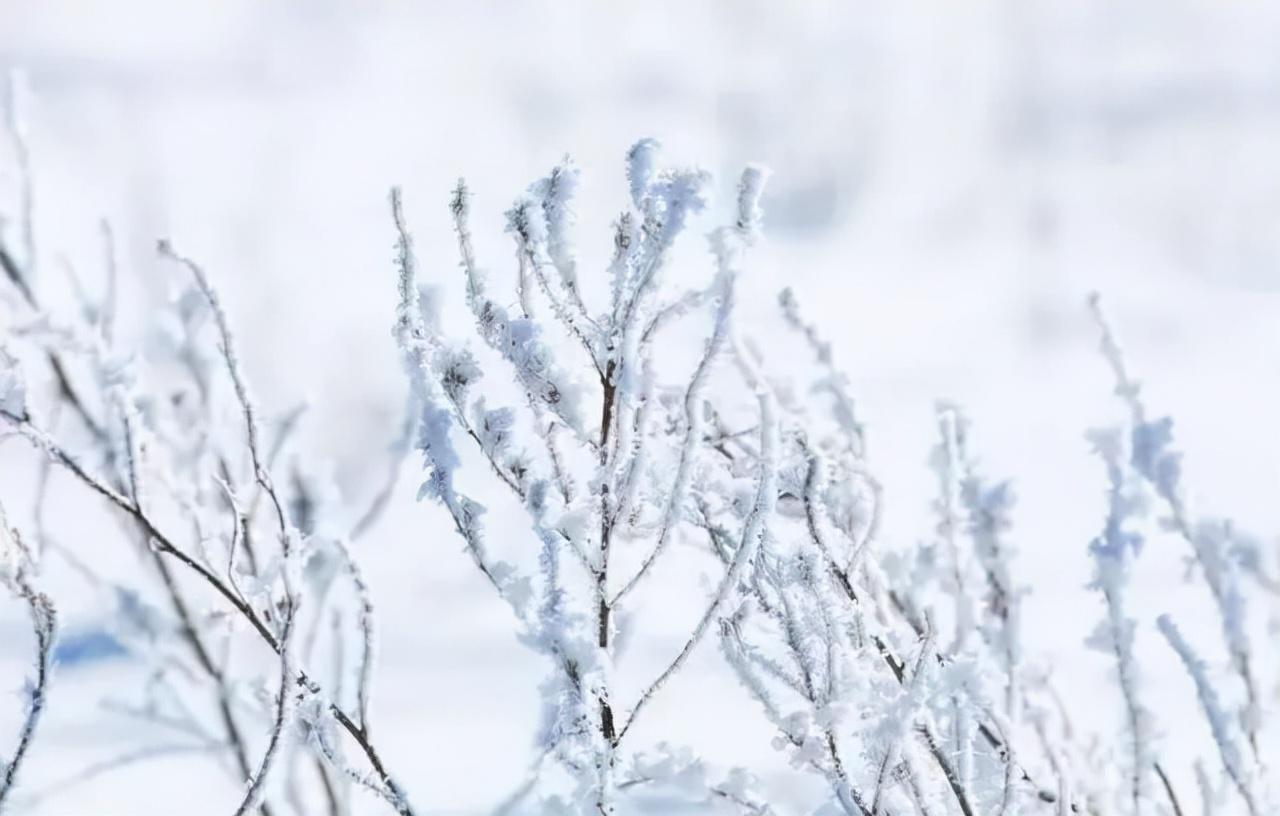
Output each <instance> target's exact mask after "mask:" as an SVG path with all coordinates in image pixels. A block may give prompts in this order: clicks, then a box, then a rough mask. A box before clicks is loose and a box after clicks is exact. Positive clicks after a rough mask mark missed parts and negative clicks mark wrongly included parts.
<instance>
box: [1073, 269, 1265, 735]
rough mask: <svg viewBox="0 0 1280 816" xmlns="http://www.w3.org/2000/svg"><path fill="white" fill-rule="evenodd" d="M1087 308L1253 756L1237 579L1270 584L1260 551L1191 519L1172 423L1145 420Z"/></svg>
mask: <svg viewBox="0 0 1280 816" xmlns="http://www.w3.org/2000/svg"><path fill="white" fill-rule="evenodd" d="M1089 307H1090V309H1091V310H1092V312H1093V317H1094V321H1095V322H1096V324H1097V326H1098V330H1099V332H1100V333H1101V335H1102V341H1101V349H1102V353H1103V356H1104V357H1105V358H1106V360H1107V362H1108V363H1109V364H1110V366H1111V369H1112V373H1113V375H1114V378H1115V382H1116V387H1115V392H1116V394H1117V395H1119V396H1120V398H1121V399H1122V400H1124V402H1125V403H1126V405H1127V406H1128V408H1129V413H1130V420H1131V429H1130V436H1131V442H1130V444H1131V450H1130V456H1129V463H1130V466H1131V468H1132V469H1133V471H1134V472H1135V473H1136V474H1137V475H1138V476H1139V477H1141V479H1142V480H1143V481H1144V482H1146V484H1148V485H1149V486H1150V487H1151V489H1152V490H1153V491H1154V492H1155V494H1156V496H1157V497H1159V499H1160V500H1161V501H1163V502H1164V504H1165V506H1166V507H1167V508H1168V510H1169V517H1168V518H1167V519H1164V520H1163V521H1164V523H1165V524H1166V525H1167V526H1168V527H1171V528H1172V529H1173V530H1174V531H1176V532H1177V534H1178V535H1179V536H1181V537H1182V539H1183V540H1184V541H1185V542H1186V543H1187V544H1188V545H1189V546H1190V547H1191V549H1192V552H1193V554H1194V555H1195V559H1196V563H1197V565H1198V566H1199V567H1200V577H1201V578H1202V579H1203V580H1204V583H1205V585H1206V587H1207V588H1208V589H1209V593H1210V595H1211V596H1212V598H1213V602H1214V605H1215V607H1216V608H1217V612H1218V619H1219V622H1220V624H1221V627H1222V634H1223V638H1224V639H1225V640H1226V643H1227V649H1228V651H1229V652H1230V655H1231V664H1232V668H1233V669H1234V670H1235V672H1236V674H1237V676H1239V678H1240V681H1241V682H1242V683H1243V684H1244V687H1245V695H1246V701H1245V710H1244V712H1243V719H1244V722H1245V723H1246V724H1247V725H1246V731H1247V733H1248V737H1249V743H1250V746H1251V747H1252V749H1253V752H1254V754H1255V756H1256V755H1257V752H1258V736H1257V727H1256V722H1257V720H1258V718H1259V716H1260V708H1261V700H1260V692H1259V690H1258V682H1257V679H1256V678H1255V676H1254V668H1253V663H1254V660H1253V656H1252V645H1251V644H1250V642H1249V638H1248V635H1247V634H1246V621H1245V617H1246V611H1247V610H1246V605H1245V599H1244V593H1243V592H1242V590H1241V588H1240V583H1239V578H1240V572H1241V569H1242V568H1243V569H1249V570H1251V571H1252V572H1253V573H1254V575H1255V576H1256V577H1258V579H1259V581H1260V582H1263V583H1266V582H1267V581H1268V579H1267V577H1266V576H1265V575H1263V572H1262V567H1261V565H1260V560H1261V559H1260V557H1259V555H1258V548H1257V547H1256V545H1254V544H1253V543H1252V542H1251V540H1250V539H1248V538H1247V537H1245V536H1236V535H1233V534H1232V532H1231V530H1230V525H1229V524H1228V523H1226V522H1220V521H1211V520H1193V516H1192V513H1191V511H1190V510H1189V509H1188V507H1187V501H1186V499H1185V497H1184V487H1183V483H1182V454H1181V453H1180V452H1179V451H1178V450H1176V449H1175V448H1174V446H1173V420H1172V419H1171V418H1169V417H1162V418H1160V419H1156V420H1150V419H1148V417H1147V410H1146V406H1145V405H1144V404H1143V402H1142V399H1141V389H1140V388H1139V384H1138V383H1137V382H1136V381H1135V380H1133V379H1132V377H1131V376H1130V375H1129V373H1128V370H1127V368H1126V367H1125V362H1124V356H1123V353H1122V351H1121V348H1120V344H1119V343H1118V342H1117V341H1116V338H1115V334H1114V332H1113V331H1112V329H1111V326H1110V324H1109V323H1108V322H1107V319H1106V316H1105V315H1104V314H1103V312H1102V305H1101V300H1100V298H1099V297H1098V295H1097V294H1096V293H1095V294H1093V295H1091V296H1090V298H1089Z"/></svg>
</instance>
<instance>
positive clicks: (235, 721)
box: [0, 106, 412, 816]
mask: <svg viewBox="0 0 1280 816" xmlns="http://www.w3.org/2000/svg"><path fill="white" fill-rule="evenodd" d="M9 110H10V119H9V122H10V127H9V129H8V133H9V135H10V136H11V137H12V138H13V139H14V140H15V142H16V143H17V144H19V145H24V143H23V142H22V133H23V131H22V129H21V128H20V126H19V123H18V121H17V117H16V115H14V113H13V107H12V106H10V109H9ZM18 153H19V155H20V156H23V157H25V156H26V151H25V146H23V147H22V149H20V150H19V151H18ZM21 170H22V173H23V177H24V184H23V185H22V188H23V190H24V191H25V195H26V196H27V198H25V199H24V202H25V203H24V205H23V206H22V207H21V211H22V212H23V213H24V218H23V220H22V222H21V223H22V227H23V229H22V234H23V236H24V241H23V250H22V252H21V253H14V252H12V251H10V249H9V248H8V246H7V245H5V244H3V243H0V268H2V270H3V273H4V291H3V296H2V297H3V299H2V300H0V303H2V305H3V313H2V314H0V325H3V326H4V336H3V338H0V432H2V433H3V438H6V439H7V438H11V437H19V438H22V439H24V440H26V441H27V442H28V443H29V444H30V446H31V447H32V448H33V449H34V450H35V451H36V452H37V453H38V454H39V458H38V459H36V460H34V461H35V462H37V463H38V464H34V465H32V467H31V471H30V474H29V475H30V477H31V483H32V484H34V485H35V491H34V492H35V497H36V501H35V508H34V511H33V513H32V519H31V522H30V525H29V533H27V534H26V535H22V534H20V533H19V532H18V531H17V529H16V527H12V526H11V522H14V523H16V519H12V518H7V517H5V516H4V515H3V514H0V528H2V529H0V536H2V537H3V550H0V554H2V556H3V559H2V561H0V580H3V583H4V585H5V586H6V587H7V588H8V589H10V590H11V591H12V592H13V593H14V594H15V595H17V596H18V597H19V598H21V599H22V600H24V601H25V602H26V604H27V605H28V606H29V607H30V612H31V616H32V619H33V621H34V625H35V634H36V641H37V647H38V658H37V662H36V666H37V672H36V675H35V676H34V678H33V679H32V680H31V681H29V688H28V691H27V692H26V693H24V696H26V697H27V698H28V700H29V702H28V716H27V719H26V723H25V725H24V726H23V730H22V732H21V735H20V741H19V746H18V749H17V754H16V756H15V757H14V758H13V760H12V761H10V762H8V763H7V764H6V765H4V766H3V773H2V774H0V806H3V805H5V804H6V801H5V800H6V796H8V795H9V794H10V790H11V788H12V787H13V782H14V779H15V777H16V775H17V770H18V765H19V762H20V760H21V759H22V758H23V755H24V753H25V752H26V749H27V747H28V745H29V743H30V741H31V738H32V734H33V731H34V728H35V725H36V722H37V719H38V718H39V715H40V713H41V711H42V710H43V709H44V708H45V705H46V703H47V701H49V700H50V691H49V690H48V689H47V683H48V676H49V673H50V671H51V661H52V659H53V657H54V656H55V654H54V652H53V649H52V639H53V632H54V613H53V607H52V604H51V602H50V601H49V599H48V598H47V597H46V596H44V595H43V594H40V593H39V592H37V591H36V590H35V589H34V580H35V572H36V567H37V566H38V565H39V564H40V563H41V561H43V560H46V559H61V560H63V561H65V562H66V563H67V564H68V565H70V567H71V568H72V569H73V570H74V571H75V572H77V573H79V574H80V575H81V577H82V578H83V579H84V586H85V589H86V590H87V591H88V592H90V593H93V594H94V595H96V597H98V598H99V599H100V601H99V602H100V605H101V606H102V607H104V608H105V609H104V611H105V613H106V620H107V622H106V624H105V626H104V629H105V632H106V634H104V635H103V637H107V638H109V639H111V640H113V641H115V642H116V643H117V644H118V646H117V647H116V648H120V649H123V650H125V651H127V652H128V653H129V654H130V655H131V656H132V657H133V658H134V659H135V660H137V661H138V662H140V663H141V664H142V665H143V666H144V668H145V677H146V682H145V683H144V684H143V685H142V686H141V687H139V688H135V689H130V690H129V691H128V692H127V693H126V694H125V695H123V696H122V697H120V698H113V699H110V700H107V701H104V705H106V706H107V707H109V708H110V710H112V711H113V712H115V713H117V714H119V715H120V716H123V717H126V718H129V719H132V720H140V721H142V722H145V723H147V724H149V725H151V726H153V727H155V728H157V729H159V730H160V731H162V732H168V733H169V734H171V735H172V736H173V739H172V740H171V741H169V742H167V743H165V744H163V745H156V746H149V747H147V748H145V749H143V750H141V751H139V752H137V753H136V754H132V755H126V756H123V757H119V758H117V759H114V760H112V761H111V762H110V763H107V764H105V765H102V766H95V767H93V768H90V769H87V770H86V771H85V772H84V773H83V774H79V775H75V776H73V777H71V778H70V779H69V781H79V780H80V779H81V778H84V777H85V776H88V775H94V774H100V773H102V772H105V771H107V770H110V769H112V768H114V767H119V766H120V765H123V764H127V763H130V762H133V761H141V760H145V759H151V758H154V757H156V756H162V755H165V754H170V753H201V754H205V755H207V756H208V757H209V758H210V760H212V761H213V762H215V763H216V764H217V765H218V766H220V767H223V768H226V769H228V770H229V771H230V772H231V773H232V774H233V775H234V778H235V779H236V780H238V781H242V782H243V783H244V784H245V786H246V790H245V793H244V796H243V799H242V801H241V803H240V805H239V807H238V808H237V810H236V813H238V814H242V813H247V812H250V811H255V812H260V813H262V814H263V816H270V814H273V813H281V812H284V811H285V810H286V809H293V810H301V811H302V812H318V811H319V809H320V808H324V809H325V810H326V811H328V812H334V813H338V812H343V811H345V810H346V808H347V805H346V799H347V796H348V788H350V787H351V786H352V785H359V786H361V787H364V788H367V789H369V790H371V791H373V792H374V793H376V794H377V795H379V796H381V797H382V798H383V799H385V800H386V801H387V803H389V804H390V805H391V806H392V807H393V808H394V809H395V810H396V811H397V812H399V813H401V814H409V813H412V810H411V808H410V806H409V804H408V802H407V800H406V799H405V796H404V794H403V792H402V790H401V788H400V786H399V784H398V783H397V782H396V781H395V779H394V778H393V777H392V776H391V774H390V772H389V771H388V770H387V769H386V768H385V767H384V766H383V764H382V761H381V758H380V757H379V754H378V752H377V749H376V747H375V745H374V742H373V740H372V737H371V735H370V721H369V715H370V711H369V677H370V671H371V666H372V660H373V653H372V649H373V617H372V606H371V602H370V600H369V597H368V592H367V588H366V586H365V583H364V581H363V579H362V577H361V573H360V570H359V567H358V566H357V564H356V562H355V561H354V559H353V558H352V556H351V552H350V550H349V548H348V546H347V543H348V542H349V541H350V540H351V539H352V538H353V537H357V536H359V534H360V533H361V532H362V531H363V530H364V529H366V528H367V527H368V526H369V524H370V523H371V522H372V520H373V515H371V514H376V512H377V510H378V509H379V508H380V507H381V505H382V504H383V503H384V496H383V495H382V494H379V495H378V496H376V497H374V500H373V503H372V505H371V506H370V508H369V511H368V512H366V513H365V514H364V516H363V517H358V521H357V522H356V523H355V524H354V525H351V526H350V527H347V526H345V522H344V518H345V517H346V516H347V515H349V514H351V511H352V510H354V509H355V508H346V507H342V506H340V505H338V503H337V502H336V500H335V499H334V497H333V491H332V489H331V488H330V487H329V486H327V485H326V483H325V482H324V481H323V479H322V478H321V477H320V476H319V475H318V473H319V471H318V470H317V469H316V468H314V467H313V466H312V464H311V463H309V462H308V460H307V459H306V457H304V456H302V455H301V454H300V453H298V452H296V451H294V450H292V449H291V434H292V432H293V430H294V429H295V427H296V425H297V421H298V419H299V414H300V412H301V409H300V408H298V409H293V410H291V411H288V412H286V413H284V414H283V415H280V416H278V417H270V418H269V419H267V420H266V421H264V420H263V418H262V417H261V415H260V413H259V409H258V407H257V405H256V403H255V401H254V399H253V398H252V396H251V394H250V391H249V387H248V385H247V383H246V379H245V376H244V373H243V371H242V368H241V365H240V363H239V358H238V357H237V353H236V352H237V346H236V339H235V336H234V334H233V333H232V330H231V327H230V320H229V318H228V316H227V314H226V313H225V312H224V310H223V308H222V305H221V303H220V301H219V299H218V295H217V292H216V291H215V289H214V287H213V285H212V283H211V281H210V279H209V277H208V276H207V275H206V274H205V272H204V270H203V269H201V268H200V267H199V266H198V265H197V264H195V263H194V262H192V261H191V260H189V259H187V258H185V257H183V256H181V255H179V254H178V253H177V252H176V251H175V250H174V249H173V248H172V247H171V246H170V245H169V244H167V243H165V242H161V244H160V246H159V252H160V255H161V256H162V257H163V258H165V259H167V260H168V261H169V266H170V268H171V269H172V270H173V271H174V273H175V284H176V296H175V297H174V298H173V301H172V304H171V306H170V307H169V308H168V309H166V310H163V311H162V312H160V313H158V314H153V315H152V321H153V325H151V326H149V327H148V329H149V331H148V332H147V333H146V335H145V336H146V337H148V338H149V342H148V343H147V344H146V345H145V347H143V348H129V347H126V346H124V345H123V344H122V343H121V342H120V341H119V339H118V335H119V333H118V332H117V331H115V315H116V302H115V297H116V291H117V287H116V274H117V270H116V268H115V259H114V252H113V247H112V236H111V232H110V229H109V228H108V227H107V226H106V225H105V224H104V226H103V238H104V242H105V244H106V247H105V249H106V253H105V254H106V257H107V262H106V265H105V268H104V269H103V270H102V276H101V277H102V280H103V285H102V287H101V291H100V293H94V294H90V292H89V291H88V288H87V287H86V286H84V285H82V284H80V282H79V280H78V279H76V281H75V282H76V283H77V285H76V286H75V287H74V291H75V292H76V294H77V296H78V300H77V302H76V303H75V304H74V307H75V308H73V309H55V308H52V307H49V306H47V305H46V304H45V302H44V300H43V298H42V289H43V288H44V286H43V285H42V284H43V283H44V281H43V280H42V279H41V277H40V276H39V275H38V274H37V272H36V264H35V259H36V257H37V255H36V249H35V248H36V244H35V239H34V237H33V234H32V227H31V221H30V211H31V206H30V200H29V195H30V187H31V185H30V181H29V178H28V177H29V174H30V167H28V166H27V165H26V163H25V161H24V163H23V165H22V167H21ZM73 274H74V272H73ZM281 476H284V477H285V478H279V477H281ZM63 479H65V480H66V482H65V483H63V482H62V481H61V480H63ZM277 479H279V481H277ZM55 482H58V484H55ZM64 484H65V485H66V489H67V490H74V491H76V492H77V493H78V494H79V496H78V497H77V498H74V499H72V501H75V502H81V503H82V502H83V501H86V500H89V501H97V502H101V503H102V504H103V505H104V506H105V508H106V509H107V511H108V512H109V514H110V517H109V520H111V521H114V522H115V523H116V528H115V529H110V528H107V529H99V530H97V531H96V532H95V534H94V536H93V540H92V541H84V542H81V541H75V542H73V541H63V540H58V539H56V538H54V537H53V536H51V535H49V533H48V530H47V527H46V525H45V523H44V520H45V517H46V515H47V514H48V513H49V512H52V511H53V510H52V509H51V508H49V507H48V506H47V505H48V504H49V496H50V495H51V494H52V493H53V491H54V489H55V488H60V487H63V486H64ZM59 495H60V496H61V495H63V494H62V493H59ZM90 548H93V549H98V550H101V549H104V548H114V550H115V552H116V553H117V557H118V558H119V559H121V560H128V559H133V561H134V563H135V569H133V570H132V571H131V573H130V577H129V578H128V579H127V580H125V581H121V580H119V579H113V578H109V577H107V576H104V575H102V574H99V573H98V572H97V571H95V570H94V569H93V568H92V567H91V566H89V564H87V563H86V562H85V560H84V559H82V558H80V557H79V556H78V555H77V553H81V554H83V553H85V552H87V551H88V550H89V549H90ZM242 652H243V654H242ZM330 654H337V655H340V656H342V659H341V660H340V661H337V662H335V663H334V664H333V667H332V668H331V669H330V668H326V669H324V670H317V669H314V668H308V667H309V666H314V665H315V663H316V662H318V658H319V656H321V655H324V656H326V657H327V656H328V655H330ZM268 656H269V658H270V661H271V662H272V663H273V664H274V667H273V668H268V669H267V670H266V671H265V674H264V671H263V669H262V666H263V663H262V660H263V658H266V657H268ZM267 665H270V664H267ZM326 665H327V664H326ZM349 676H354V677H356V678H357V682H356V686H355V688H351V687H350V683H349V680H348V678H349ZM264 678H265V679H264ZM344 684H346V687H344ZM348 757H350V758H349V759H348ZM53 792H54V793H56V792H57V791H56V789H55V790H54V791H53ZM19 798H20V794H19V795H17V796H9V802H13V801H15V800H18V799H19ZM286 802H288V804H287V805H286V804H285V803H286ZM322 803H323V804H322Z"/></svg>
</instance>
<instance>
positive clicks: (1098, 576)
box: [1089, 431, 1154, 813]
mask: <svg viewBox="0 0 1280 816" xmlns="http://www.w3.org/2000/svg"><path fill="white" fill-rule="evenodd" d="M1120 439H1121V438H1120V434H1119V433H1117V432H1114V431H1095V432H1093V433H1092V434H1091V436H1090V441H1091V442H1092V443H1093V446H1094V450H1095V451H1096V452H1097V454H1098V456H1099V457H1100V458H1101V459H1102V460H1103V462H1104V463H1105V464H1106V467H1107V478H1108V481H1109V482H1110V486H1109V491H1108V494H1107V495H1108V510H1107V521H1106V526H1105V527H1104V528H1103V531H1102V534H1101V535H1100V536H1099V537H1097V538H1095V539H1094V540H1093V542H1092V543H1091V544H1090V545H1089V553H1090V555H1092V556H1093V560H1094V577H1093V582H1092V584H1091V586H1092V587H1093V588H1095V589H1097V590H1098V591H1099V592H1101V593H1102V597H1103V601H1104V602H1105V604H1106V619H1105V621H1104V622H1103V623H1102V624H1100V625H1099V627H1098V629H1097V631H1096V632H1095V633H1094V634H1093V635H1092V636H1091V637H1090V639H1089V645H1091V646H1093V647H1094V648H1097V649H1099V650H1100V651H1103V652H1107V653H1109V654H1111V655H1112V656H1113V657H1114V658H1115V661H1116V679H1117V683H1118V685H1119V687H1120V694H1121V697H1122V698H1123V701H1124V705H1125V712H1126V730H1127V733H1126V735H1125V736H1126V741H1127V745H1128V755H1129V756H1128V759H1129V762H1130V768H1129V771H1130V786H1129V791H1130V798H1131V800H1132V801H1133V809H1134V812H1135V813H1139V812H1141V810H1142V802H1143V799H1144V797H1145V796H1146V793H1147V790H1148V786H1149V777H1150V772H1149V769H1150V768H1151V764H1152V761H1153V760H1154V752H1153V750H1152V746H1151V741H1152V727H1153V726H1152V721H1151V720H1152V718H1151V713H1150V712H1149V711H1148V709H1147V708H1146V706H1144V705H1143V704H1142V692H1141V686H1140V678H1139V669H1138V663H1137V658H1136V656H1135V655H1134V651H1133V641H1134V629H1135V626H1136V625H1135V623H1134V621H1133V619H1132V618H1130V617H1129V615H1128V611H1127V606H1126V599H1127V593H1128V583H1129V571H1130V564H1131V562H1132V561H1133V559H1134V558H1135V557H1136V556H1137V553H1138V551H1139V549H1140V548H1141V546H1142V538H1141V537H1140V536H1139V535H1138V534H1136V533H1133V532H1130V531H1129V530H1127V529H1125V525H1126V523H1127V522H1128V521H1129V519H1130V517H1131V516H1132V515H1133V513H1134V509H1135V505H1134V504H1133V502H1132V500H1131V499H1130V498H1129V497H1128V496H1127V495H1126V492H1125V483H1124V470H1123V466H1122V465H1121V461H1122V453H1123V448H1122V443H1121V441H1120Z"/></svg>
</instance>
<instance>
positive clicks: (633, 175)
mask: <svg viewBox="0 0 1280 816" xmlns="http://www.w3.org/2000/svg"><path fill="white" fill-rule="evenodd" d="M661 149H662V145H661V143H659V142H658V140H657V139H641V140H640V141H638V142H636V143H635V144H634V145H632V146H631V149H630V150H628V151H627V183H628V184H629V185H630V187H631V202H632V203H633V204H635V206H636V209H637V210H643V209H644V201H645V199H646V198H648V195H649V183H650V182H651V181H652V180H653V176H654V172H655V171H654V165H655V164H656V162H657V157H658V151H659V150H661Z"/></svg>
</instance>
